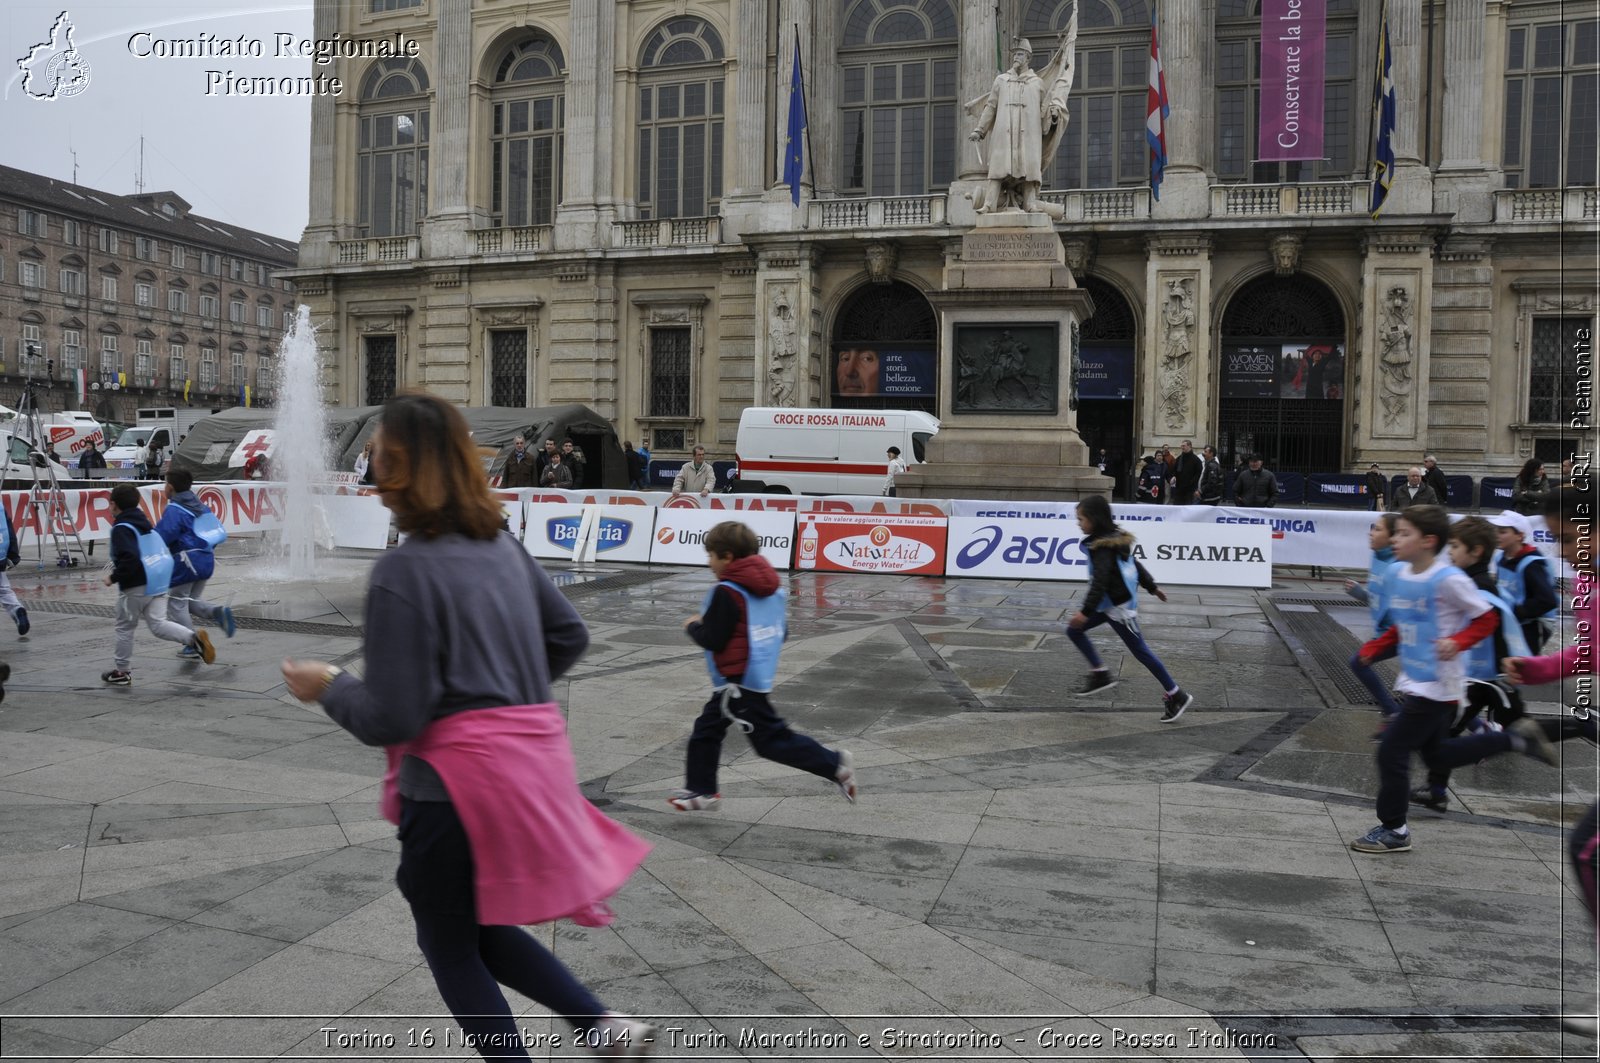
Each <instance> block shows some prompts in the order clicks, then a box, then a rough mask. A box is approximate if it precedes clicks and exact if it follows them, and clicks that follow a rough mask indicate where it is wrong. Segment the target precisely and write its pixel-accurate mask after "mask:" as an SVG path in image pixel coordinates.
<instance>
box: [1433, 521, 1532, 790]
mask: <svg viewBox="0 0 1600 1063" xmlns="http://www.w3.org/2000/svg"><path fill="white" fill-rule="evenodd" d="M1494 547H1495V530H1494V526H1493V525H1491V524H1490V523H1489V522H1488V521H1486V520H1484V519H1483V518H1482V517H1462V518H1461V519H1460V520H1458V521H1456V522H1455V523H1454V524H1452V525H1450V563H1451V564H1452V565H1454V566H1455V567H1456V568H1459V569H1460V570H1461V571H1462V572H1463V573H1465V574H1466V577H1467V578H1468V579H1470V580H1471V581H1472V583H1473V586H1475V587H1477V588H1478V595H1479V596H1480V597H1481V598H1482V599H1483V600H1484V602H1485V603H1486V604H1487V605H1489V606H1491V607H1493V608H1494V610H1495V611H1496V612H1497V613H1498V614H1499V615H1500V622H1499V623H1498V624H1496V625H1495V629H1494V634H1493V635H1491V636H1490V637H1488V638H1486V639H1484V640H1483V641H1482V642H1480V643H1478V644H1477V645H1476V646H1474V647H1472V649H1470V650H1468V651H1467V652H1466V655H1465V656H1466V662H1467V698H1466V701H1464V702H1463V703H1462V706H1461V708H1460V709H1459V710H1457V712H1456V719H1455V723H1454V724H1453V725H1451V727H1450V736H1451V737H1452V738H1454V737H1455V736H1456V735H1459V734H1461V733H1462V732H1464V731H1472V732H1474V733H1477V732H1479V731H1483V730H1486V729H1487V730H1490V731H1494V730H1500V729H1501V728H1502V727H1503V726H1509V725H1513V724H1515V722H1516V721H1517V720H1519V719H1521V718H1522V716H1523V708H1522V695H1521V694H1520V693H1518V692H1517V689H1516V687H1513V686H1511V685H1510V684H1509V683H1506V682H1504V677H1503V676H1502V675H1501V671H1500V662H1501V661H1503V660H1505V659H1506V657H1508V656H1511V657H1525V656H1527V653H1528V646H1527V643H1526V642H1524V641H1523V638H1522V627H1521V625H1519V624H1518V623H1517V618H1516V617H1515V616H1514V615H1512V612H1511V606H1510V604H1509V603H1507V602H1506V600H1505V599H1504V598H1502V597H1500V595H1499V594H1498V593H1497V588H1496V586H1495V579H1494V573H1493V572H1492V571H1490V567H1489V560H1490V558H1491V557H1492V556H1493V555H1494ZM1544 737H1547V736H1545V735H1541V736H1540V737H1539V738H1537V739H1534V741H1535V742H1540V741H1543V739H1544ZM1508 748H1509V745H1508ZM1411 803H1412V804H1414V805H1426V806H1427V807H1429V808H1431V809H1434V810H1435V811H1438V812H1443V811H1445V810H1446V809H1447V808H1448V807H1449V805H1450V769H1449V768H1448V767H1435V768H1430V769H1429V770H1428V783H1427V785H1426V786H1419V787H1417V788H1416V789H1415V790H1413V791H1411Z"/></svg>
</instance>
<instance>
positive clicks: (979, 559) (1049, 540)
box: [956, 524, 1088, 568]
mask: <svg viewBox="0 0 1600 1063" xmlns="http://www.w3.org/2000/svg"><path fill="white" fill-rule="evenodd" d="M1002 542H1004V543H1005V546H1004V548H1003V549H1002V547H1001V543H1002ZM1078 542H1079V539H1078V538H1077V537H1076V536H1074V537H1072V538H1062V537H1060V536H1055V535H1036V536H1033V537H1032V538H1029V537H1028V536H1025V535H1012V536H1010V537H1009V538H1008V537H1007V536H1006V534H1005V532H1004V531H1002V530H1001V529H1000V527H999V525H996V524H989V525H985V526H984V527H982V528H980V529H978V537H977V538H975V539H973V540H972V541H971V542H970V543H968V544H967V545H966V546H963V547H962V548H961V550H960V551H959V552H958V553H957V554H956V567H957V568H977V567H978V566H979V565H981V564H983V563H984V562H985V561H987V560H989V558H990V557H992V556H993V555H994V553H995V551H996V550H999V551H1000V560H1002V561H1004V562H1006V563H1007V564H1011V565H1083V564H1087V563H1088V562H1087V561H1085V560H1084V559H1083V557H1082V556H1081V554H1080V552H1079V549H1078Z"/></svg>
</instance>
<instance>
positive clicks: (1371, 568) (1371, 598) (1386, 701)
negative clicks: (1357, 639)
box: [1344, 513, 1400, 737]
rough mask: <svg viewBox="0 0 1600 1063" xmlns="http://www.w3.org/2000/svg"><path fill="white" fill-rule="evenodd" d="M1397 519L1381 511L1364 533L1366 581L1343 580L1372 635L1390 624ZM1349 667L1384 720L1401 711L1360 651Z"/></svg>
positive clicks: (1380, 732) (1388, 655)
mask: <svg viewBox="0 0 1600 1063" xmlns="http://www.w3.org/2000/svg"><path fill="white" fill-rule="evenodd" d="M1399 519H1400V514H1398V513H1380V514H1379V515H1378V519H1377V520H1375V521H1373V522H1372V527H1371V529H1370V530H1368V532H1367V545H1368V546H1370V547H1371V548H1372V561H1371V562H1370V563H1369V564H1368V566H1367V582H1366V584H1365V585H1364V586H1363V585H1362V584H1360V583H1357V582H1355V581H1354V580H1346V581H1345V585H1344V589H1345V593H1346V594H1348V595H1350V597H1352V598H1354V599H1355V600H1356V601H1358V602H1360V603H1362V604H1363V605H1365V606H1366V607H1367V611H1368V613H1370V614H1371V616H1372V634H1373V636H1374V637H1376V636H1378V635H1381V634H1383V633H1384V631H1386V630H1388V628H1389V626H1390V620H1389V570H1390V569H1391V568H1393V567H1394V549H1393V548H1392V547H1391V546H1390V545H1389V540H1390V539H1392V538H1393V537H1394V528H1395V523H1396V522H1397V521H1399ZM1393 656H1394V654H1393V653H1387V654H1384V656H1383V657H1376V658H1373V661H1374V663H1376V662H1377V661H1380V660H1385V659H1387V658H1389V657H1393ZM1350 670H1351V671H1352V672H1354V673H1355V675H1356V678H1357V679H1359V680H1361V685H1362V686H1364V687H1366V688H1367V692H1368V693H1369V694H1371V695H1372V700H1373V701H1374V702H1375V703H1376V704H1377V706H1378V710H1379V711H1380V712H1382V713H1383V718H1384V720H1386V721H1387V720H1388V719H1389V718H1390V717H1392V716H1394V714H1395V713H1397V712H1399V711H1400V706H1399V705H1397V704H1395V700H1394V695H1392V694H1390V693H1389V687H1388V685H1387V684H1386V683H1384V681H1383V677H1382V676H1380V675H1379V674H1378V672H1377V670H1376V669H1374V668H1373V667H1372V665H1371V664H1363V663H1362V661H1361V653H1360V651H1357V652H1356V653H1354V654H1353V655H1351V657H1350ZM1382 734H1383V732H1382V731H1379V732H1378V735H1377V737H1382Z"/></svg>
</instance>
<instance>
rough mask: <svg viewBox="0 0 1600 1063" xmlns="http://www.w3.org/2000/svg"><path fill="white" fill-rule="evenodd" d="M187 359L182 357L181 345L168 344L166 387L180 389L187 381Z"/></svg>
mask: <svg viewBox="0 0 1600 1063" xmlns="http://www.w3.org/2000/svg"><path fill="white" fill-rule="evenodd" d="M187 363H188V359H187V358H186V357H184V353H183V344H181V343H169V344H168V345H167V380H168V384H167V386H168V387H171V388H182V387H183V382H184V381H185V380H187V379H189V367H188V364H187Z"/></svg>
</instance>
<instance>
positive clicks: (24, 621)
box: [17, 607, 33, 637]
mask: <svg viewBox="0 0 1600 1063" xmlns="http://www.w3.org/2000/svg"><path fill="white" fill-rule="evenodd" d="M32 627H33V621H31V620H29V619H28V611H27V610H26V609H23V608H21V607H19V608H18V609H17V635H18V636H19V637H20V636H22V635H26V634H27V633H28V631H29V630H30V629H31V628H32Z"/></svg>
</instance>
